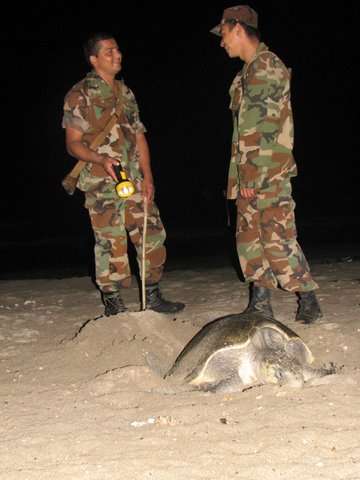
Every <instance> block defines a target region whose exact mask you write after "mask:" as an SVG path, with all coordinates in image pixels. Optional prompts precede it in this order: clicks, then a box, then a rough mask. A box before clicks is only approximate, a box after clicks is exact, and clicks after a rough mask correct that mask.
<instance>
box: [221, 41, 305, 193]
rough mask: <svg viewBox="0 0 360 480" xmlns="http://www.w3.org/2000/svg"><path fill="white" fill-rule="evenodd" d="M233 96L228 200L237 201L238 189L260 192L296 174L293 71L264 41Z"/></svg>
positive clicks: (236, 83) (238, 80)
mask: <svg viewBox="0 0 360 480" xmlns="http://www.w3.org/2000/svg"><path fill="white" fill-rule="evenodd" d="M230 97H231V103H230V109H231V110H232V114H233V124H234V128H233V138H232V151H231V160H230V168H229V178H228V188H227V198H228V199H236V198H237V196H238V193H239V186H240V185H241V187H242V188H255V189H257V190H258V189H262V188H267V187H269V185H270V184H271V183H272V182H279V181H281V180H284V179H286V178H290V177H293V176H295V175H296V173H297V171H296V164H295V161H294V158H293V155H292V148H293V118H292V110H291V104H290V73H289V70H288V69H287V68H286V67H285V65H284V64H283V63H282V62H281V60H280V59H279V58H278V57H277V56H276V55H275V54H274V53H272V52H270V51H269V50H268V48H267V46H266V45H265V44H264V43H260V44H259V47H258V49H257V51H256V55H255V57H254V59H253V60H252V61H251V62H249V63H248V64H245V65H244V67H243V69H242V70H241V72H240V73H238V75H236V77H235V79H234V81H233V83H232V85H231V88H230Z"/></svg>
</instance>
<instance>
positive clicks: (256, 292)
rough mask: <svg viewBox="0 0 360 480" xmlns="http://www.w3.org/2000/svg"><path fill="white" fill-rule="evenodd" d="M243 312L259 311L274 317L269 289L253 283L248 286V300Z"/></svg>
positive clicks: (266, 315) (268, 316) (265, 315)
mask: <svg viewBox="0 0 360 480" xmlns="http://www.w3.org/2000/svg"><path fill="white" fill-rule="evenodd" d="M243 313H261V314H262V315H263V316H264V317H267V318H274V314H273V310H272V307H271V303H270V290H269V289H268V288H265V287H260V286H259V285H255V283H253V284H252V285H251V288H250V302H249V305H248V306H247V308H246V310H244V312H243Z"/></svg>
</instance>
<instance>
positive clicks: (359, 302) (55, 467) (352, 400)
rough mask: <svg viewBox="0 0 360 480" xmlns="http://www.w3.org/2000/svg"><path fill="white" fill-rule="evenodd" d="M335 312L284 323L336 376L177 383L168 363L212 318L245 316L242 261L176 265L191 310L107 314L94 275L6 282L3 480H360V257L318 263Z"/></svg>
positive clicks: (283, 299)
mask: <svg viewBox="0 0 360 480" xmlns="http://www.w3.org/2000/svg"><path fill="white" fill-rule="evenodd" d="M312 271H313V273H314V276H315V279H316V280H317V281H318V283H319V285H320V290H319V294H318V296H319V300H320V302H321V306H322V309H323V312H324V317H323V318H322V319H321V320H320V321H318V322H317V323H315V324H313V325H310V326H307V325H302V324H299V323H296V322H295V321H294V314H295V311H296V299H295V296H293V295H291V294H288V293H285V292H282V291H277V292H275V294H274V295H273V308H274V312H275V316H276V318H277V319H278V320H280V321H281V322H283V323H285V324H286V325H288V326H289V327H290V328H292V329H293V330H295V331H296V332H297V333H298V334H299V335H300V336H301V337H302V338H303V340H304V341H305V342H306V343H307V344H308V346H309V347H310V349H311V350H312V352H313V354H314V356H315V364H318V365H321V364H323V363H327V362H334V363H335V364H336V365H337V366H338V367H339V369H340V372H339V373H338V374H336V375H331V376H328V377H324V378H323V379H321V380H319V381H318V382H317V383H316V382H315V384H312V385H305V386H304V388H301V389H296V388H291V387H286V386H284V387H278V386H275V385H264V386H258V387H255V388H250V389H247V390H245V391H243V392H236V393H231V394H230V393H228V394H220V393H208V392H196V391H181V390H179V391H177V390H176V389H174V388H168V384H167V382H165V381H164V380H162V378H161V377H160V376H159V375H157V373H156V372H155V371H153V370H152V369H150V368H149V366H148V364H147V361H146V358H147V356H148V355H149V354H151V355H156V358H157V359H158V361H159V367H160V368H161V370H166V369H167V368H168V367H169V366H170V365H171V364H172V363H173V361H174V360H175V358H176V356H177V355H178V353H179V352H180V351H181V349H182V348H183V346H184V345H185V344H186V342H187V341H188V340H189V339H190V338H191V337H192V336H193V335H194V334H195V333H196V332H197V331H198V330H199V329H200V328H201V327H202V326H203V325H204V324H206V323H207V322H209V321H211V320H213V319H215V318H217V317H220V316H222V315H226V314H230V313H236V312H240V311H241V310H242V309H244V308H245V306H246V304H247V288H246V286H245V284H243V283H241V282H240V281H239V280H238V278H237V276H236V273H235V271H234V270H233V269H231V268H230V267H229V268H228V267H226V268H214V269H206V268H199V269H194V270H176V271H170V272H168V273H166V275H165V276H164V280H163V282H162V289H163V292H164V295H165V296H166V297H167V298H169V299H174V300H182V301H184V302H185V303H186V304H187V307H186V309H185V310H184V311H183V312H181V313H180V314H177V315H161V314H157V313H155V312H151V311H145V312H139V311H137V310H138V309H139V295H138V290H137V286H136V282H135V281H134V286H133V287H132V288H130V289H129V290H127V291H126V292H125V294H124V298H125V300H126V303H127V305H128V306H129V307H130V308H131V310H132V311H131V312H129V313H124V314H120V315H117V316H113V317H109V318H106V317H103V316H101V314H102V311H103V310H102V305H101V302H100V298H99V295H98V292H97V291H96V290H95V288H94V285H93V284H92V282H91V280H90V278H88V277H80V278H70V279H51V280H49V279H44V280H11V281H1V282H0V346H1V350H0V362H1V363H0V376H1V378H0V385H1V387H0V409H1V423H0V441H1V448H0V478H1V480H25V479H26V480H85V479H86V480H88V479H90V480H110V479H111V480H118V479H119V480H120V479H121V480H145V479H152V480H177V479H188V480H197V479H203V480H205V479H206V480H213V479H214V480H215V479H219V480H222V479H224V480H227V479H244V480H245V479H246V480H250V479H251V480H258V479H261V480H270V479H271V480H273V479H293V480H294V479H295V480H296V479H301V480H306V479H327V480H335V479H339V480H340V479H341V480H345V479H346V480H350V479H351V480H355V479H360V388H359V386H360V348H359V341H360V263H359V262H350V261H349V262H343V263H333V264H318V265H313V267H312Z"/></svg>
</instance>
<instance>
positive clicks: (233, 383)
mask: <svg viewBox="0 0 360 480" xmlns="http://www.w3.org/2000/svg"><path fill="white" fill-rule="evenodd" d="M243 386H244V384H243V383H242V381H241V380H240V378H239V375H238V374H237V373H234V374H233V375H231V376H229V377H226V378H224V379H222V380H220V381H219V382H216V383H215V382H212V383H210V382H209V383H203V384H200V385H198V389H199V390H201V391H203V392H212V393H231V392H239V391H241V389H242V387H243Z"/></svg>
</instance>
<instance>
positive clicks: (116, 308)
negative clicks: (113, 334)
mask: <svg viewBox="0 0 360 480" xmlns="http://www.w3.org/2000/svg"><path fill="white" fill-rule="evenodd" d="M102 301H103V304H104V306H105V311H104V313H105V316H106V317H110V316H111V315H117V314H118V313H122V312H126V311H127V308H126V307H125V305H124V302H123V300H122V298H121V296H120V293H119V292H109V293H104V292H103V293H102Z"/></svg>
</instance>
